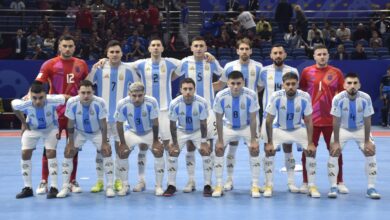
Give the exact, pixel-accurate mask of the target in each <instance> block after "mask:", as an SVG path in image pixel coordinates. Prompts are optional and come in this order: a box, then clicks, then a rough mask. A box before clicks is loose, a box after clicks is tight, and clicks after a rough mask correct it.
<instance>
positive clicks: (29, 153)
mask: <svg viewBox="0 0 390 220" xmlns="http://www.w3.org/2000/svg"><path fill="white" fill-rule="evenodd" d="M32 152H33V150H22V160H31V157H32Z"/></svg>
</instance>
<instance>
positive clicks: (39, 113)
mask: <svg viewBox="0 0 390 220" xmlns="http://www.w3.org/2000/svg"><path fill="white" fill-rule="evenodd" d="M63 104H65V97H64V96H63V95H46V102H45V104H44V106H43V107H42V108H36V107H34V106H33V103H32V100H27V101H24V100H21V99H14V100H12V102H11V105H12V108H13V109H14V110H17V111H21V112H23V113H24V114H25V115H26V116H27V117H26V123H27V124H28V125H29V126H30V128H31V129H45V128H48V127H50V126H52V125H56V126H58V121H57V119H58V116H57V111H56V108H57V107H58V106H60V105H63Z"/></svg>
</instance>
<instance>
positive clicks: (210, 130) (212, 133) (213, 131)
mask: <svg viewBox="0 0 390 220" xmlns="http://www.w3.org/2000/svg"><path fill="white" fill-rule="evenodd" d="M215 137H217V122H216V120H215V113H214V111H213V110H211V109H210V110H209V117H208V118H207V139H215Z"/></svg>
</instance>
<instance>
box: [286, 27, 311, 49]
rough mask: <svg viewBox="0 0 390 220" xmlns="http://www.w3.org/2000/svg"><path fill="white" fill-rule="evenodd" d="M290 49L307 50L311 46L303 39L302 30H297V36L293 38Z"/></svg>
mask: <svg viewBox="0 0 390 220" xmlns="http://www.w3.org/2000/svg"><path fill="white" fill-rule="evenodd" d="M290 47H291V48H293V49H296V48H305V49H307V48H308V47H309V45H308V44H307V43H306V41H305V40H304V39H303V37H302V33H301V31H300V30H296V33H295V35H294V36H293V37H292V38H291V44H290Z"/></svg>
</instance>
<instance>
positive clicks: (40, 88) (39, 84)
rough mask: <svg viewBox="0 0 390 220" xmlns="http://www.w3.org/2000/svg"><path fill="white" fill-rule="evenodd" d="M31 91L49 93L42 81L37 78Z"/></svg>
mask: <svg viewBox="0 0 390 220" xmlns="http://www.w3.org/2000/svg"><path fill="white" fill-rule="evenodd" d="M30 92H32V93H41V92H44V93H47V91H46V88H45V86H44V85H43V83H42V82H40V81H37V80H35V81H34V82H33V83H32V84H31V87H30Z"/></svg>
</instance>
